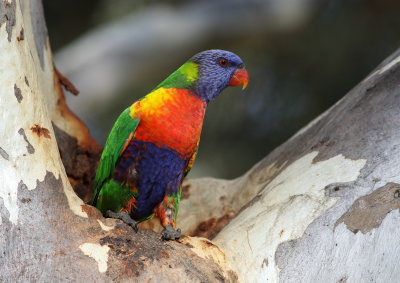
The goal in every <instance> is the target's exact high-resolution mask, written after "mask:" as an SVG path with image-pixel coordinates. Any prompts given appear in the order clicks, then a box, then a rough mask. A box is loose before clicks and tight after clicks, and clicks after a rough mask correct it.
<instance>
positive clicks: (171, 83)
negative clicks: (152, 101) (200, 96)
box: [155, 62, 199, 89]
mask: <svg viewBox="0 0 400 283" xmlns="http://www.w3.org/2000/svg"><path fill="white" fill-rule="evenodd" d="M198 78H199V66H198V64H197V63H194V62H186V63H185V64H183V65H182V66H181V67H180V68H179V69H178V70H176V71H175V72H173V73H172V74H171V75H170V76H169V77H168V78H166V79H165V80H164V81H162V82H161V83H160V84H159V85H158V86H157V87H156V88H155V89H158V88H160V87H165V88H188V87H190V86H192V85H193V83H194V82H196V81H197V79H198Z"/></svg>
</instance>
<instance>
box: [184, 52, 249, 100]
mask: <svg viewBox="0 0 400 283" xmlns="http://www.w3.org/2000/svg"><path fill="white" fill-rule="evenodd" d="M189 62H194V63H197V64H198V68H199V76H198V79H197V81H196V83H195V84H194V85H193V86H192V87H191V88H192V91H193V92H194V93H195V94H196V95H197V96H199V97H200V98H201V99H202V100H203V101H204V102H206V103H208V102H210V101H211V100H213V99H215V98H216V97H217V96H218V95H219V94H220V93H221V91H223V90H224V89H225V88H226V87H227V86H238V85H243V88H245V87H246V86H247V83H248V79H249V77H248V73H247V71H246V70H245V69H244V64H243V61H242V59H240V57H239V56H237V55H236V54H234V53H232V52H229V51H225V50H219V49H212V50H206V51H203V52H200V53H197V54H196V55H194V56H193V57H192V58H191V59H190V60H189Z"/></svg>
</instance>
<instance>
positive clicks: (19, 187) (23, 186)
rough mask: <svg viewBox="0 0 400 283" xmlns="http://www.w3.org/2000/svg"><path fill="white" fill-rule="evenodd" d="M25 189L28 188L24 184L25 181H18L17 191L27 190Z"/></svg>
mask: <svg viewBox="0 0 400 283" xmlns="http://www.w3.org/2000/svg"><path fill="white" fill-rule="evenodd" d="M27 189H28V187H27V186H26V185H25V183H24V182H23V181H22V180H21V181H19V183H18V191H20V190H27Z"/></svg>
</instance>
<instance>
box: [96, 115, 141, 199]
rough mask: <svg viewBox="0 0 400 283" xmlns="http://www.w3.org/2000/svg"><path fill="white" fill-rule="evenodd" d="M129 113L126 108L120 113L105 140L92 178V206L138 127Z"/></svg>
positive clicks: (135, 120) (136, 120)
mask: <svg viewBox="0 0 400 283" xmlns="http://www.w3.org/2000/svg"><path fill="white" fill-rule="evenodd" d="M129 112H130V108H127V109H125V110H124V112H122V113H121V115H120V116H119V117H118V119H117V121H116V122H115V124H114V126H113V128H112V130H111V132H110V135H109V136H108V138H107V142H106V145H105V146H104V149H103V153H102V154H101V159H100V162H99V166H98V167H97V171H96V176H95V178H94V186H93V187H94V190H93V196H92V200H91V204H92V205H96V201H97V197H98V195H99V192H100V190H101V188H102V186H103V184H104V183H105V182H107V181H108V180H109V179H110V177H111V175H112V173H113V171H114V169H115V166H116V163H117V161H118V158H119V157H120V155H121V153H122V151H123V150H124V149H125V147H126V145H127V144H128V143H129V141H130V140H131V139H132V136H133V133H134V132H135V130H136V128H137V126H138V125H139V119H133V118H132V117H131V116H130V115H129Z"/></svg>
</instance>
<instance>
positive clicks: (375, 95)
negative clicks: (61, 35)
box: [181, 50, 400, 282]
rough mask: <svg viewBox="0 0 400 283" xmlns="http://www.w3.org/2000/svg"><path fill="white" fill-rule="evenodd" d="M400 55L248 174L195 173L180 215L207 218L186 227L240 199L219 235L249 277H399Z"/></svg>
mask: <svg viewBox="0 0 400 283" xmlns="http://www.w3.org/2000/svg"><path fill="white" fill-rule="evenodd" d="M399 62H400V50H398V51H396V52H395V53H394V54H393V55H392V56H390V57H389V58H388V59H386V60H385V61H384V62H383V63H382V64H381V65H380V66H378V68H377V69H376V70H375V71H373V72H372V73H371V74H370V75H369V76H368V77H367V78H366V79H365V80H363V81H362V82H361V83H360V84H359V85H357V86H356V87H355V88H354V89H353V90H351V91H350V92H349V93H348V94H347V95H346V96H345V97H343V99H341V100H340V101H339V102H338V103H336V104H335V105H334V106H333V107H331V109H329V110H327V111H326V112H325V113H323V114H322V115H321V116H320V117H318V118H317V119H315V120H314V121H313V122H311V123H310V124H309V125H308V126H306V127H305V128H304V129H302V130H300V131H299V132H298V133H297V134H296V135H294V136H293V137H292V138H291V139H290V140H288V141H287V142H286V143H284V144H283V145H282V146H280V147H278V148H277V149H275V150H274V151H273V152H271V153H270V154H269V155H268V156H267V157H266V158H264V159H263V160H262V161H260V162H259V163H258V164H256V165H255V166H254V167H253V168H252V169H251V170H250V171H249V172H248V173H246V174H245V175H244V176H242V177H241V178H238V179H236V180H233V181H225V180H213V179H207V180H194V181H189V182H188V184H189V185H191V186H190V195H189V197H188V198H187V199H186V200H184V201H183V202H182V203H183V204H185V203H186V204H185V205H183V208H182V210H181V215H185V218H188V219H199V221H189V222H190V224H186V222H185V221H183V222H184V223H185V226H184V227H185V229H186V231H193V227H196V225H200V226H201V225H202V223H204V222H207V221H211V220H212V219H215V218H219V217H222V216H223V215H224V212H223V209H222V207H225V206H230V207H233V208H234V211H236V214H235V217H234V218H233V219H232V220H231V221H230V223H229V224H228V225H227V226H225V227H224V229H223V230H222V231H221V232H220V233H218V234H217V236H216V237H215V238H214V239H213V241H214V243H215V244H217V245H218V246H219V247H220V248H221V249H222V250H223V251H224V252H225V254H226V257H227V261H228V263H229V264H230V266H231V268H232V269H233V270H235V271H236V272H237V273H238V278H239V281H241V282H267V281H268V282H277V281H282V282H324V281H325V282H343V281H346V280H347V281H348V282H371V281H373V282H375V281H379V282H396V281H397V280H398V278H399V276H400V265H398V264H397V263H398V262H399V260H400V258H399V250H398V248H397V247H399V244H400V240H399V239H400V226H399V225H398V223H399V220H400V213H399V196H400V190H399V187H398V186H399V185H398V184H399V174H398V171H399V166H400V162H399V159H398V158H397V156H399V154H400V148H399V146H398V141H399V140H400V131H399V127H398V121H399V119H400V110H399V107H398V105H399V104H400V95H399V92H400V88H399V86H400V83H399V78H400V64H399ZM210 195H213V197H214V201H215V202H212V201H211V202H210V201H209V199H210ZM242 196H243V198H245V199H246V202H247V200H248V199H247V198H248V197H252V200H251V201H250V202H248V203H247V204H246V205H244V206H243V207H241V208H239V209H238V208H237V205H236V203H235V200H237V199H238V198H240V197H242ZM221 197H223V198H222V199H221ZM217 199H218V201H216V200H217ZM239 206H240V205H239ZM367 271H368V272H367Z"/></svg>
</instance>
